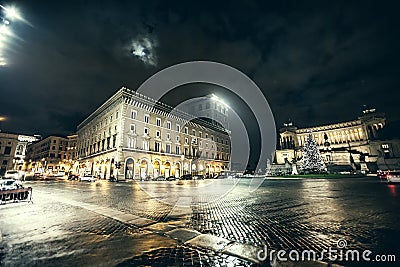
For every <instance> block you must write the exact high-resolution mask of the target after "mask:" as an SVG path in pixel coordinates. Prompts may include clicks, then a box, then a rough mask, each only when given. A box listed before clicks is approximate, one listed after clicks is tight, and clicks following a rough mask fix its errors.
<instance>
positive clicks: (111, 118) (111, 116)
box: [110, 115, 112, 123]
mask: <svg viewBox="0 0 400 267" xmlns="http://www.w3.org/2000/svg"><path fill="white" fill-rule="evenodd" d="M111 122H112V115H111V116H110V123H111Z"/></svg>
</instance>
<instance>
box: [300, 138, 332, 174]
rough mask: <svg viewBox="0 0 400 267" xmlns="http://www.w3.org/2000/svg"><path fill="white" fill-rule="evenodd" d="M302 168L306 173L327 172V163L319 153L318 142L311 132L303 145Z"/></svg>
mask: <svg viewBox="0 0 400 267" xmlns="http://www.w3.org/2000/svg"><path fill="white" fill-rule="evenodd" d="M301 168H302V169H303V172H304V173H322V172H326V166H325V163H324V161H323V159H322V157H321V154H320V153H319V150H318V147H317V142H315V140H314V138H313V136H312V134H311V133H309V135H308V138H307V140H306V142H305V143H304V147H303V159H302V162H301Z"/></svg>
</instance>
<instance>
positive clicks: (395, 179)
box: [386, 171, 400, 183]
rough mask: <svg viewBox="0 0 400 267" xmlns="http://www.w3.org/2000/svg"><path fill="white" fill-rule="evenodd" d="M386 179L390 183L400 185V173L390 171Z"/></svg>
mask: <svg viewBox="0 0 400 267" xmlns="http://www.w3.org/2000/svg"><path fill="white" fill-rule="evenodd" d="M386 179H387V182H388V183H400V171H388V172H387V175H386Z"/></svg>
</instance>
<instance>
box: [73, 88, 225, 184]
mask: <svg viewBox="0 0 400 267" xmlns="http://www.w3.org/2000/svg"><path fill="white" fill-rule="evenodd" d="M171 111H172V112H171ZM77 134H78V142H77V151H78V157H79V172H80V173H91V174H93V175H97V176H100V177H102V178H108V177H110V176H111V175H113V176H115V177H118V179H124V178H126V179H144V178H145V177H147V176H151V177H153V178H155V177H158V176H160V175H162V176H165V177H168V176H176V177H178V176H181V175H183V174H187V173H191V174H199V175H210V176H212V175H216V174H218V173H220V172H221V171H222V170H224V169H227V168H228V166H229V162H230V139H229V135H228V133H227V130H226V129H225V128H224V127H221V126H220V125H214V124H212V123H210V122H208V121H206V120H202V119H198V118H195V117H194V116H191V115H189V114H188V113H185V112H183V111H180V110H176V109H174V110H173V108H172V107H170V106H168V105H165V104H163V103H159V102H158V103H157V102H156V101H155V100H153V99H151V98H149V97H147V96H144V95H141V94H139V93H137V92H135V91H133V90H131V89H128V88H125V87H122V88H121V89H120V90H118V91H117V92H116V93H115V94H114V95H113V96H112V97H111V98H109V99H108V100H107V101H106V102H105V103H104V104H102V105H101V106H100V107H99V108H98V109H97V110H95V111H94V112H93V113H92V114H91V115H89V116H88V117H87V118H86V119H85V120H84V121H83V122H82V123H81V124H79V125H78V127H77Z"/></svg>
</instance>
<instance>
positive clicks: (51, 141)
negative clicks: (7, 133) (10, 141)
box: [26, 136, 73, 174]
mask: <svg viewBox="0 0 400 267" xmlns="http://www.w3.org/2000/svg"><path fill="white" fill-rule="evenodd" d="M68 141H69V139H68V138H66V137H61V136H48V137H46V138H44V139H43V140H40V141H38V142H35V143H32V144H31V145H29V146H28V148H27V154H26V164H27V170H28V171H31V172H39V173H48V174H57V173H60V172H68V171H69V170H71V166H72V165H73V163H71V162H69V161H68V160H69V158H68V152H67V148H68Z"/></svg>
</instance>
